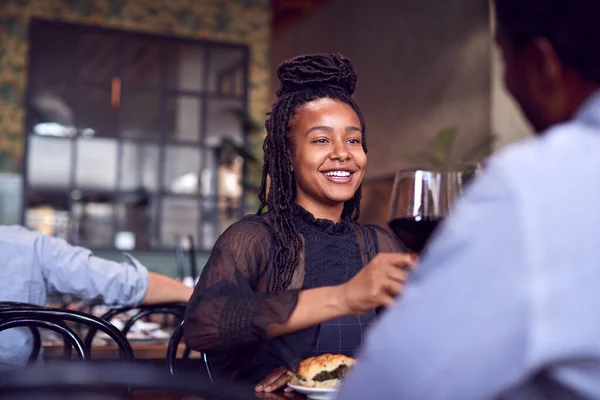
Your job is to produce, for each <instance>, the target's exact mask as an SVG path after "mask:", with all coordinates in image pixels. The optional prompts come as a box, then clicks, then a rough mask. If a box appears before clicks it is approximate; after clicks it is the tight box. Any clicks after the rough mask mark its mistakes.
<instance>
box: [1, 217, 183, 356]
mask: <svg viewBox="0 0 600 400" xmlns="http://www.w3.org/2000/svg"><path fill="white" fill-rule="evenodd" d="M0 254H1V255H2V263H1V264H0V303H1V302H4V301H6V302H20V303H28V304H34V305H38V306H44V305H45V304H46V297H47V295H48V293H50V292H54V293H61V294H71V295H74V296H77V297H80V298H82V299H90V300H91V299H96V298H98V297H100V298H102V300H103V302H104V304H106V305H107V306H109V307H133V306H137V305H140V304H154V303H171V302H173V303H177V302H178V303H187V301H188V300H189V298H190V296H191V294H192V291H193V288H190V287H187V286H184V285H183V284H182V283H180V282H178V281H176V280H175V279H172V278H169V277H167V276H164V275H161V274H157V273H154V272H149V271H148V270H147V269H146V267H144V266H143V265H141V264H140V263H139V262H138V261H137V260H135V259H134V258H133V257H131V256H130V255H128V254H126V255H125V262H123V263H117V262H113V261H108V260H104V259H102V258H98V257H95V256H94V255H93V254H92V252H91V251H90V250H88V249H85V248H83V247H77V246H71V245H70V244H68V243H67V242H65V241H64V240H62V239H58V238H54V237H50V236H46V235H43V234H41V233H39V232H34V231H30V230H28V229H26V228H23V227H21V226H0ZM31 346H32V338H31V335H30V334H29V333H28V331H27V330H26V329H21V328H16V329H10V330H7V331H4V332H0V367H15V366H23V365H25V363H26V362H27V358H28V356H29V354H30V352H31Z"/></svg>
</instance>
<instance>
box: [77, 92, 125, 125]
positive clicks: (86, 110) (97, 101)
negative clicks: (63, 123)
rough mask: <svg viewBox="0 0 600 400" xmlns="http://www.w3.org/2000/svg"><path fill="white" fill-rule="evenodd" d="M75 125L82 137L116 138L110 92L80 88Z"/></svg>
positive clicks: (114, 116) (115, 113)
mask: <svg viewBox="0 0 600 400" xmlns="http://www.w3.org/2000/svg"><path fill="white" fill-rule="evenodd" d="M77 103H78V106H77V125H78V127H79V132H80V134H81V135H82V136H96V137H98V136H102V137H117V136H118V132H117V127H116V115H117V110H115V109H113V108H112V107H111V105H110V90H109V89H101V88H97V87H89V86H86V87H80V88H79V97H78V99H77Z"/></svg>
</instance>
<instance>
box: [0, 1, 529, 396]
mask: <svg viewBox="0 0 600 400" xmlns="http://www.w3.org/2000/svg"><path fill="white" fill-rule="evenodd" d="M491 12H492V10H491V9H490V6H489V4H488V2H486V1H480V0H456V1H446V0H426V1H423V0H372V1H368V2H366V1H361V0H272V1H271V0H180V1H173V0H4V1H1V2H0V225H23V226H25V227H27V228H29V229H31V230H35V231H39V232H41V233H43V234H46V235H50V236H54V237H58V238H61V239H64V240H66V241H67V242H68V243H70V244H73V245H77V246H83V247H85V248H88V249H91V250H92V251H93V252H94V254H96V255H97V256H100V257H102V258H106V259H109V260H115V261H120V260H122V258H123V253H124V252H127V253H130V254H132V255H133V256H134V257H136V258H137V259H138V260H139V261H140V262H141V263H143V264H144V265H145V266H146V267H147V268H148V269H149V270H150V271H153V272H157V273H160V274H164V275H166V276H170V277H172V278H176V279H177V280H179V281H182V282H184V283H185V284H186V285H188V286H193V285H194V284H195V282H196V281H197V279H198V277H199V275H200V273H201V271H202V268H203V266H204V264H205V263H206V261H207V259H208V257H209V255H210V252H211V249H212V248H213V245H214V244H215V241H216V239H217V238H218V237H219V235H220V234H221V233H222V232H223V231H224V230H225V229H226V228H227V227H229V226H230V225H231V224H232V223H234V222H236V221H238V220H239V219H241V218H242V217H243V216H244V215H246V214H248V213H254V212H256V209H257V207H258V205H259V202H258V198H257V194H258V188H259V185H260V180H261V168H262V154H263V153H262V151H263V150H262V144H263V139H264V135H265V129H264V121H265V118H266V113H267V111H269V109H270V108H271V104H272V102H273V100H274V98H275V92H276V90H277V77H276V74H275V71H276V69H277V66H278V65H279V64H280V63H281V62H282V61H284V60H286V59H288V58H290V57H293V56H295V55H299V54H306V53H314V52H339V53H342V54H344V55H346V56H347V57H349V58H350V59H351V60H352V62H353V64H354V66H355V68H356V70H357V73H358V76H359V81H358V87H357V90H356V95H355V100H356V102H357V103H358V104H360V106H361V109H362V112H363V114H364V117H365V120H366V124H367V127H368V129H367V138H368V142H369V156H370V158H369V164H368V169H367V172H366V175H365V179H364V183H363V194H362V208H361V218H360V222H361V223H375V224H378V225H380V226H383V227H385V228H387V229H390V227H389V225H388V223H389V222H390V216H391V215H392V214H393V212H394V210H391V209H390V208H391V207H390V205H391V206H392V207H398V205H397V203H398V202H399V201H400V200H398V198H396V197H395V196H394V195H393V188H394V180H395V178H396V176H397V172H398V171H413V170H417V169H420V170H432V169H435V170H443V171H456V170H459V169H461V168H463V167H464V166H466V165H476V166H480V165H482V164H483V163H484V162H485V158H486V157H487V156H489V155H490V154H491V153H493V152H495V151H497V150H498V149H500V148H502V147H504V146H505V145H507V144H509V143H512V142H514V141H516V140H518V139H521V138H523V137H525V136H528V135H530V134H531V128H530V127H529V126H528V125H527V123H526V122H525V121H524V119H523V117H522V116H521V114H520V112H519V111H518V110H517V107H516V105H515V103H514V102H513V100H512V99H510V98H509V96H508V94H507V93H506V90H505V89H504V87H503V86H502V83H501V79H502V73H503V72H502V65H501V60H500V56H499V54H498V50H497V49H496V47H495V44H494V37H493V26H492V18H491ZM459 189H460V188H459ZM459 189H456V190H457V192H460V190H459ZM47 305H48V306H51V307H52V309H53V310H55V311H56V310H57V309H58V310H65V311H73V312H75V313H80V314H81V315H92V316H95V317H94V318H95V319H94V320H93V321H92V322H90V321H87V322H86V321H82V320H80V319H77V318H79V317H77V318H75V317H73V318H71V317H65V316H64V315H62V314H61V315H62V316H61V315H59V314H52V315H51V316H50V317H47V318H59V319H60V318H66V319H65V320H64V321H68V324H69V326H75V328H73V330H74V331H75V332H84V333H85V334H81V335H80V336H82V337H83V339H82V341H83V343H84V345H85V346H87V348H88V349H89V350H90V351H89V352H88V353H89V354H88V356H89V355H91V358H93V359H98V360H104V361H106V362H107V363H109V362H114V361H115V360H118V359H119V358H125V359H135V360H136V364H140V365H142V364H143V365H146V364H147V365H155V366H160V367H161V368H163V369H164V370H165V372H167V371H170V373H172V374H173V375H176V374H175V371H176V370H178V371H180V372H181V371H184V372H190V373H192V374H193V373H194V372H198V371H200V372H198V374H199V375H202V376H207V377H208V378H210V379H212V377H210V376H209V375H210V366H209V361H208V360H207V359H206V358H205V357H204V356H203V355H202V354H200V353H197V352H190V351H189V350H187V349H186V347H185V345H184V343H183V341H181V335H182V332H181V329H180V325H179V324H180V323H181V321H182V319H183V310H184V308H185V305H184V304H163V305H154V306H143V307H141V308H135V309H120V310H115V309H111V308H110V307H106V306H103V305H102V304H100V303H98V302H94V301H82V300H81V299H78V298H74V297H72V296H64V295H59V294H55V295H52V296H50V298H49V300H48V304H47ZM11 310H12V311H13V312H16V311H15V310H17V309H16V308H14V307H13V308H11V307H10V306H8V307H5V308H0V321H2V318H4V316H3V315H2V313H3V312H8V313H10V312H11ZM37 311H38V312H39V313H42V314H43V310H41V309H40V310H37ZM55 311H53V312H55ZM22 312H23V313H25V311H22ZM56 312H58V311H56ZM7 315H8V314H7ZM14 315H17V314H14ZM19 315H21V314H19ZM23 315H25V314H23ZM40 315H41V314H40ZM48 315H50V314H48ZM6 318H8V317H6ZM40 318H42V317H40ZM69 318H71V319H69ZM106 321H110V323H108V322H106ZM86 324H87V325H86ZM82 325H85V326H87V328H86V329H84V330H83V331H81V326H82ZM96 330H98V332H97V333H96V334H94V332H95V331H96ZM115 330H116V333H115ZM39 332H40V334H41V337H39V338H38V339H39V340H40V343H39V346H38V350H39V348H41V349H43V353H44V357H45V358H46V359H48V360H52V359H61V358H63V359H64V358H65V357H66V358H74V359H76V358H78V357H79V358H81V357H80V356H81V355H82V354H83V353H84V351H83V350H82V349H80V348H79V347H78V344H77V343H74V342H67V341H65V339H63V335H62V334H61V333H60V332H58V331H56V330H49V329H39ZM119 335H121V336H119ZM116 336H118V337H116ZM123 337H125V338H126V343H122V344H120V342H119V340H121V339H122V338H123ZM67 343H71V344H68V345H67ZM71 348H73V349H74V351H72V350H71ZM67 349H68V350H67ZM80 351H81V352H80ZM165 360H167V366H168V367H166V366H165ZM115 368H117V369H118V368H120V367H115ZM163 389H164V390H169V388H163ZM205 393H212V392H205ZM146 394H147V393H146ZM147 395H148V394H147ZM155 395H156V394H155ZM138 396H140V397H139V398H142V397H141V395H138ZM228 396H231V397H228ZM234 397H235V396H234V394H232V393H225V392H223V393H222V398H234ZM144 398H153V397H144ZM173 398H174V397H173Z"/></svg>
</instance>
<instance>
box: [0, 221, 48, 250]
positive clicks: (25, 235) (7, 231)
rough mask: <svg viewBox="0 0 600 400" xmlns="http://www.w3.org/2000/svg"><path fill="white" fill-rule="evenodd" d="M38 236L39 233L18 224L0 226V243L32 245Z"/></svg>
mask: <svg viewBox="0 0 600 400" xmlns="http://www.w3.org/2000/svg"><path fill="white" fill-rule="evenodd" d="M40 236H42V234H41V233H39V232H37V231H32V230H29V229H27V228H25V227H22V226H19V225H2V226H0V244H2V243H7V244H11V245H32V244H33V243H34V242H35V241H36V240H37V239H38V238H39V237H40Z"/></svg>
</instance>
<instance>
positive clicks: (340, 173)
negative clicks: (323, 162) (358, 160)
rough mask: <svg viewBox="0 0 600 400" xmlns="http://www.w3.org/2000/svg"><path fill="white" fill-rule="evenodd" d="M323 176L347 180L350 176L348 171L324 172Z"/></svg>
mask: <svg viewBox="0 0 600 400" xmlns="http://www.w3.org/2000/svg"><path fill="white" fill-rule="evenodd" d="M325 175H327V176H335V177H338V178H347V177H349V176H350V172H349V171H329V172H325Z"/></svg>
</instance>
